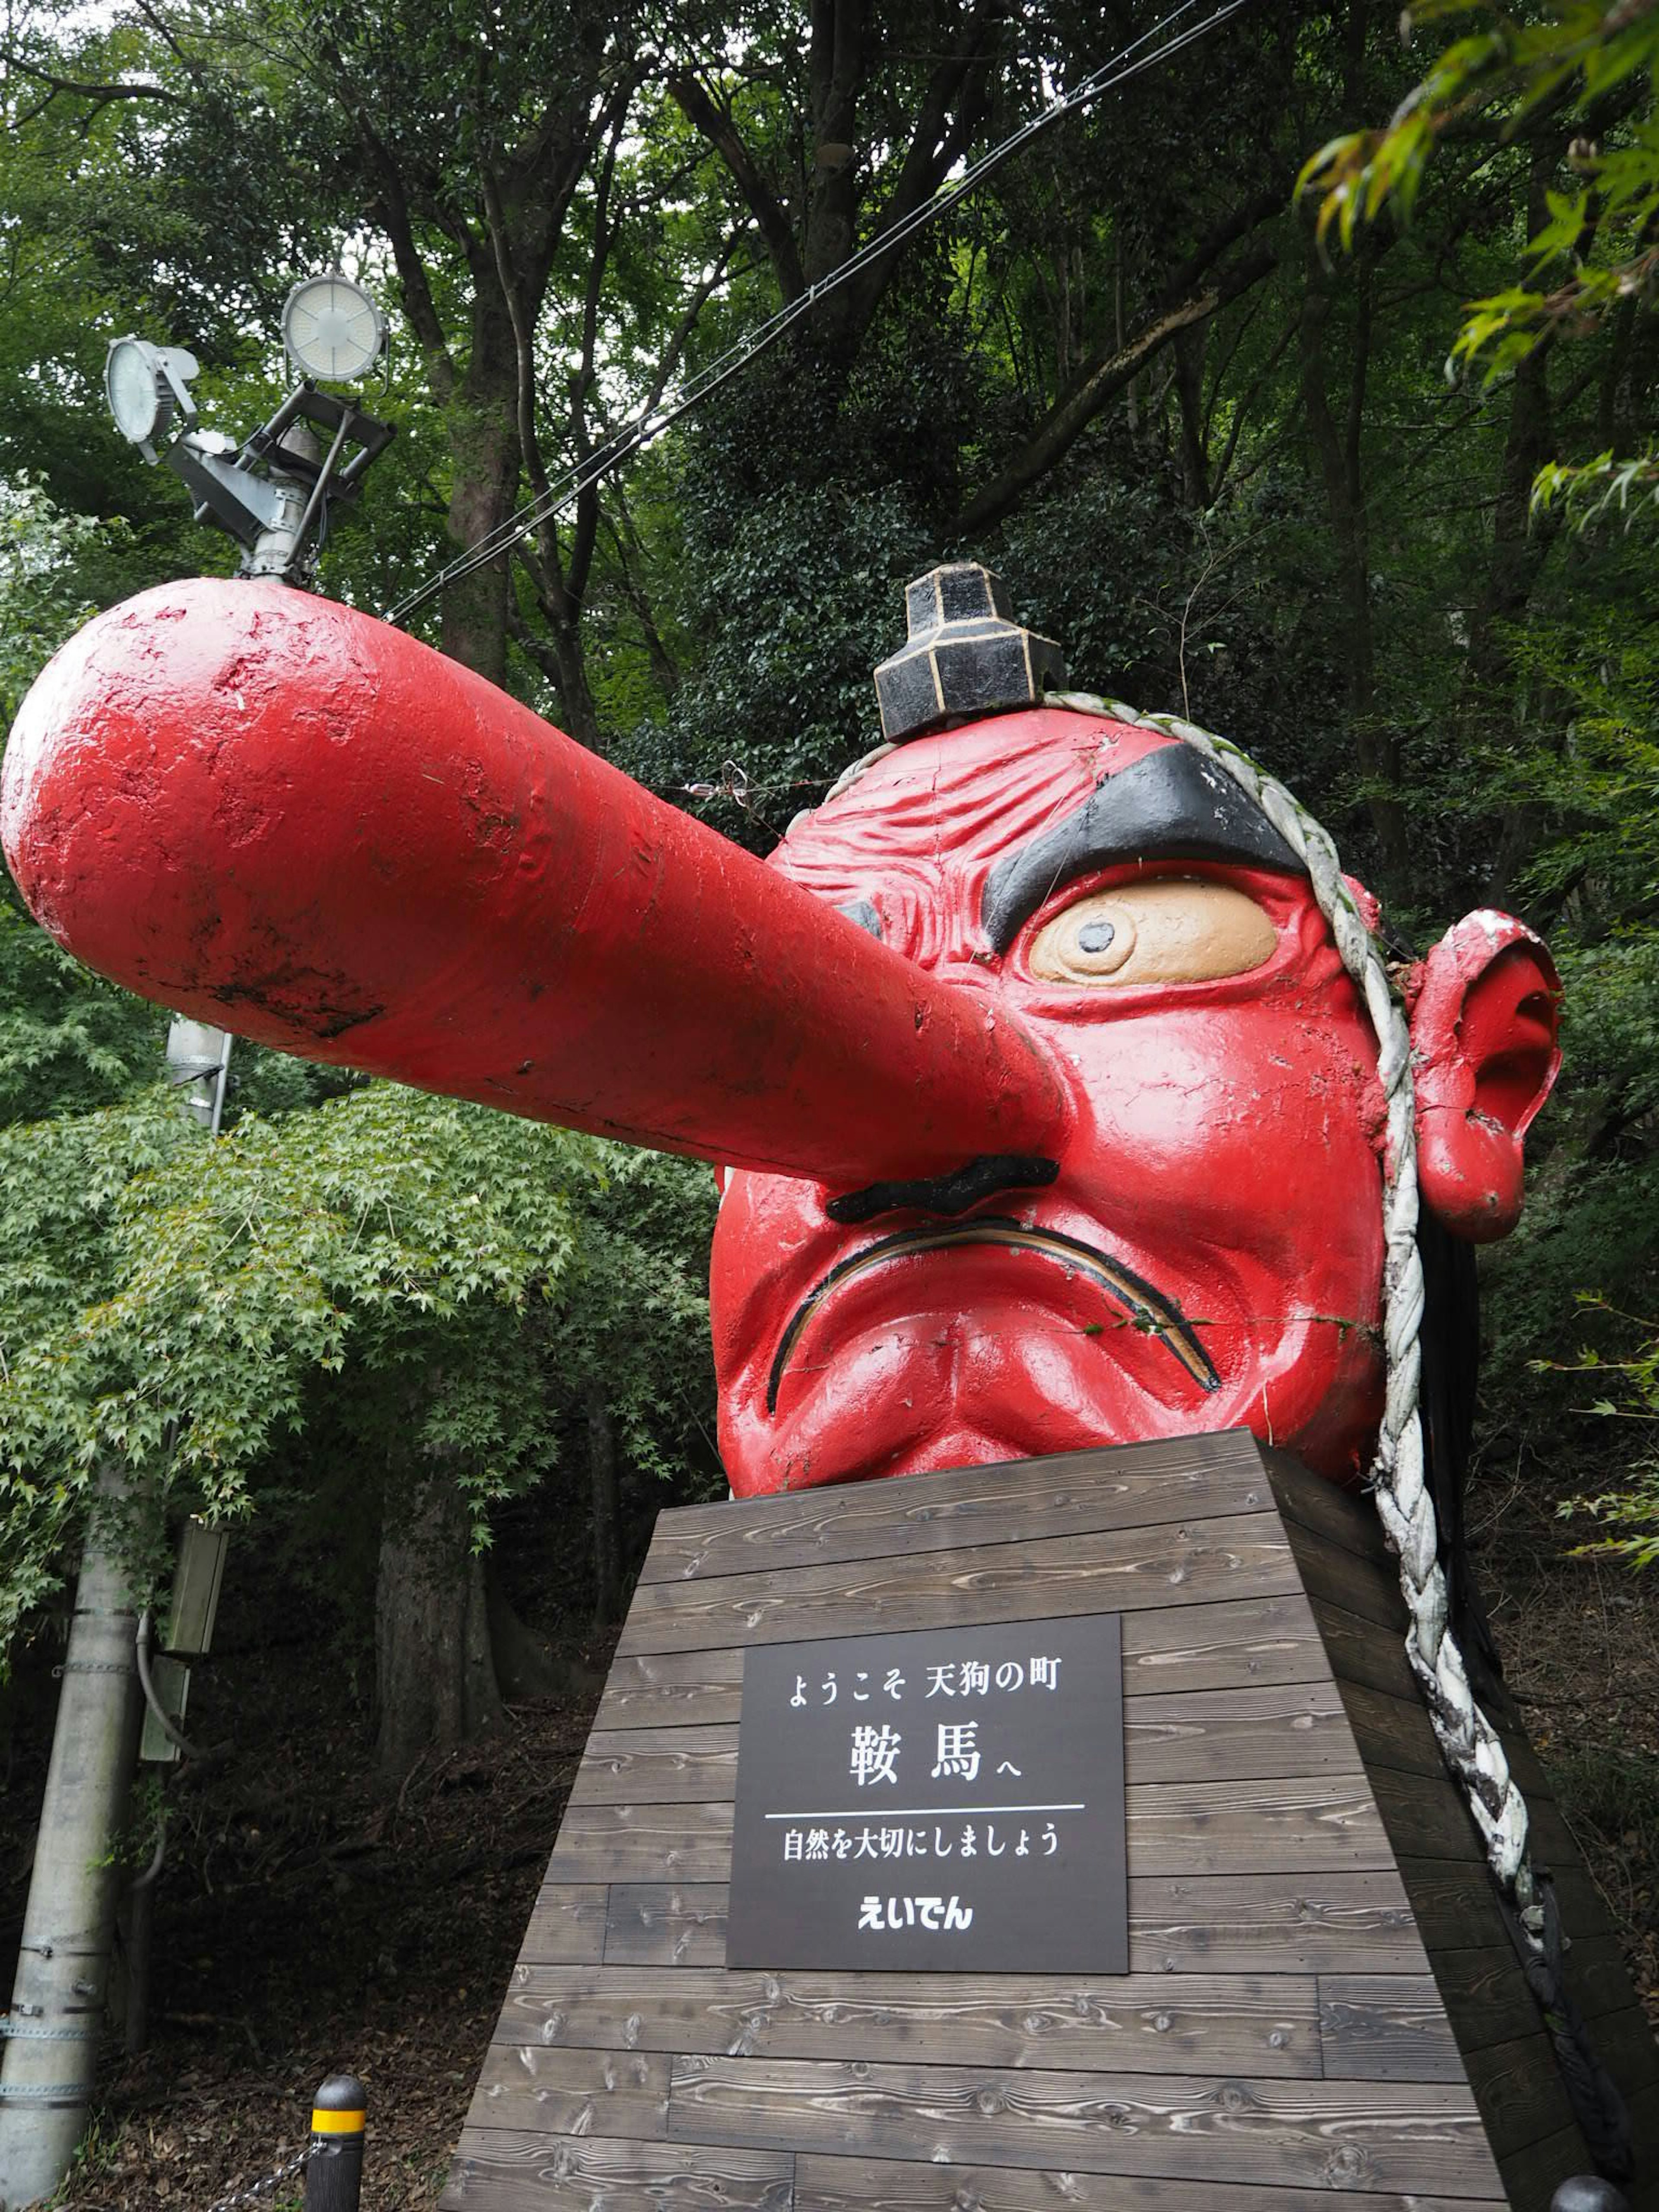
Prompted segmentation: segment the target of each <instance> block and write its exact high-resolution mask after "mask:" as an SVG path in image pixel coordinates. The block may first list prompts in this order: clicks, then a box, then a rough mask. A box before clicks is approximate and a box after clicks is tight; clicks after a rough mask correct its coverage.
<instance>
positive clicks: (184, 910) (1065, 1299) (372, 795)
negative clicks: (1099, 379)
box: [3, 564, 1558, 1494]
mask: <svg viewBox="0 0 1659 2212" xmlns="http://www.w3.org/2000/svg"><path fill="white" fill-rule="evenodd" d="M909 602H910V617H911V632H912V636H911V641H910V644H909V646H908V647H907V648H906V650H905V651H904V652H902V653H900V654H899V655H897V656H896V658H895V659H894V660H892V661H890V662H889V663H887V664H885V665H884V668H883V670H882V671H880V672H879V677H878V684H879V688H880V690H881V694H882V704H883V714H884V727H885V730H886V733H887V735H888V737H889V738H890V739H897V740H902V742H898V743H896V744H890V746H889V747H888V748H887V749H886V750H885V751H884V754H883V755H880V756H877V757H872V760H871V761H870V762H868V763H865V764H863V765H862V766H861V768H860V769H859V770H857V771H855V772H854V773H853V774H852V775H850V776H849V777H848V778H844V779H843V781H842V786H841V787H837V790H836V792H835V793H832V794H831V796H830V797H829V799H828V800H826V802H825V803H824V804H823V805H822V806H820V807H819V808H818V809H817V811H815V812H812V813H811V814H808V815H805V816H804V817H800V818H799V820H798V821H797V822H796V823H794V825H793V827H792V829H791V830H790V832H789V834H788V836H787V837H786V838H785V839H784V841H783V843H782V844H781V846H780V848H778V850H777V852H776V853H775V854H774V855H773V859H772V863H771V869H770V871H769V870H768V869H767V868H765V867H763V866H761V865H760V864H759V863H758V862H756V861H754V860H751V859H750V857H749V856H748V855H746V854H744V853H742V852H740V851H739V850H738V849H737V848H735V847H733V846H732V845H730V844H729V843H727V842H726V841H724V840H722V839H720V838H719V837H717V836H714V834H713V833H712V832H710V831H708V829H704V828H702V826H701V825H700V824H698V823H695V822H693V821H692V820H690V818H689V817H686V816H685V815H684V814H683V813H681V812H679V811H677V810H675V809H672V808H671V807H668V806H665V805H662V804H660V803H659V801H657V800H655V799H653V798H652V797H651V796H650V795H649V794H648V793H645V792H644V791H642V790H641V789H640V788H639V787H637V786H636V785H635V784H633V783H631V782H630V781H629V780H628V779H627V778H625V777H623V776H622V775H619V774H617V772H616V771H615V770H614V769H610V768H608V767H607V766H606V765H605V763H603V762H601V761H599V760H598V759H597V758H595V757H593V756H592V754H590V753H587V752H586V751H584V750H582V749H581V748H580V747H579V746H576V745H574V744H572V743H570V741H569V740H568V739H566V738H562V737H561V736H560V735H559V734H558V733H557V732H555V731H553V730H551V729H550V728H549V727H548V726H546V725H545V724H544V723H543V722H541V721H539V720H538V719H537V718H536V717H535V716H534V715H533V714H530V713H529V712H528V711H527V710H526V708H522V707H520V706H519V705H518V704H516V703H515V702H513V701H512V700H510V699H508V698H507V697H506V696H503V695H502V694H501V693H500V692H498V691H496V690H494V689H493V688H492V687H491V686H489V684H486V683H484V682H483V680H482V679H480V678H477V677H474V676H472V675H471V674H469V673H468V672H467V671H465V670H464V669H461V668H459V667H458V666H456V665H454V664H453V663H452V662H449V661H447V660H444V659H441V657H440V656H439V655H437V654H436V653H432V652H430V651H428V649H427V648H426V647H422V646H420V645H418V644H416V643H414V642H412V641H410V640H409V639H408V638H406V637H404V636H403V635H400V634H399V633H398V632H397V631H395V630H392V629H387V628H386V626H384V625H383V624H380V623H376V622H374V621H372V620H370V619H369V618H368V617H364V616H361V615H358V614H355V613H353V612H351V611H349V610H347V609H345V608H343V607H340V606H338V605H334V604H332V603H331V602H329V601H327V600H325V599H315V598H311V597H308V596H307V595H306V594H304V593H302V592H296V591H293V590H290V589H288V588H287V587H285V586H280V585H276V584H269V583H246V582H238V583H216V582H197V583H193V584H185V585H179V586H167V587H164V588H162V589H161V590H158V591H155V592H149V593H146V594H145V595H143V597H142V598H140V599H135V600H133V601H131V602H130V603H129V604H128V605H125V606H124V607H120V608H118V609H116V610H115V611H112V613H110V614H107V615H106V616H103V617H100V619H99V620H97V621H96V622H94V623H91V624H90V625H88V628H87V629H85V630H83V631H82V633H81V635H79V636H78V637H77V638H76V639H75V640H74V641H72V642H71V643H70V645H69V646H68V647H66V648H65V649H64V652H63V653H60V654H59V656H58V659H56V660H55V661H54V662H53V663H52V666H51V667H50V668H49V669H48V670H47V671H46V673H45V674H44V675H43V676H42V677H41V678H40V682H39V683H38V684H37V685H36V686H35V688H34V690H33V692H32V693H31V694H30V696H29V698H28V700H27V702H26V704H25V706H24V708H23V711H22V713H21V715H20V717H19V719H18V722H17V726H16V728H15V732H14V734H13V738H12V741H11V744H10V747H9V750H8V753H7V756H6V763H5V784H4V798H3V829H4V840H5V847H6V851H7V854H8V857H9V860H10V862H11V866H12V868H13V871H14V873H15V876H16V878H17V881H18V883H19V884H20V885H21V889H22V891H23V894H24V896H25V897H26V898H27V900H28V901H29V903H30V905H31V907H32V908H33V910H34V912H35V913H36V914H37V915H39V917H40V920H41V921H43V922H44V923H45V925H46V927H47V928H48V929H50V930H51V931H52V933H54V934H55V935H56V936H57V937H58V939H60V940H61V941H62V942H63V943H64V944H65V945H68V946H69V947H70V949H71V950H72V951H75V952H76V953H78V954H79V955H80V956H81V957H82V958H83V959H85V960H86V961H88V963H90V964H91V965H93V966H94V967H95V968H98V969H102V970H103V971H104V972H105V973H106V974H108V975H113V976H115V977H116V978H117V979H118V981H122V982H124V983H126V984H128V985H130V986H131V987H133V988H135V989H137V990H139V991H142V992H143V993H145V994H147V995H149V996H150V997H152V998H155V999H159V1000H163V1001H164V1002H166V1003H167V1004H168V1005H171V1006H174V1007H176V1008H178V1009H179V1010H180V1011H181V1012H186V1013H190V1014H193V1015H195V1016H197V1017H199V1018H204V1019H207V1020H211V1021H216V1022H221V1023H223V1024H226V1025H227V1026H228V1027H230V1028H231V1029H234V1030H236V1031H238V1032H239V1033H240V1034H241V1035H244V1036H251V1037H254V1038H258V1039H260V1040H262V1041H264V1042H267V1043H270V1044H275V1045H279V1046H282V1047H283V1048H287V1049H289V1050H290V1051H295V1052H299V1053H301V1054H307V1055H308V1056H310V1057H313V1058H316V1059H321V1060H334V1061H338V1062H343V1063H345V1064H348V1065H350V1066H357V1067H362V1068H367V1069H369V1070H372V1071H374V1072H375V1073H380V1074H384V1075H390V1076H396V1077H398V1078H401V1079H404V1081H407V1082H410V1083H414V1084H417V1085H424V1086H426V1087H428V1088H429V1089H434V1090H441V1091H450V1092H453V1093H457V1094H459V1095H461V1096H465V1097H472V1098H477V1099H481V1100H483V1101H485V1102H487V1103H492V1104H496V1105H500V1106H502V1107H504V1108H506V1109H508V1110H510V1111H513V1112H518V1113H523V1114H528V1115H534V1116H538V1117H540V1118H544V1119H547V1120H553V1121H564V1122H568V1123H569V1124H571V1125H573V1126H574V1127H581V1128H586V1129H593V1130H599V1131H601V1132H603V1133H607V1134H611V1135H617V1136H622V1137H627V1138H630V1139H635V1140H637V1141H640V1142H643V1143H647V1144H654V1145H659V1146H664V1147H666V1148H668V1149H671V1150H675V1151H681V1152H691V1153H695V1154H700V1155H701V1156H702V1157H703V1158H708V1159H709V1160H711V1161H713V1162H714V1163H715V1164H716V1165H717V1166H718V1168H719V1169H720V1175H721V1181H722V1185H723V1200H722V1205H721V1211H720V1225H719V1228H718V1230H717V1232H716V1235H715V1240H714V1268H713V1296H714V1337H715V1353H716V1360H717V1364H718V1370H719V1377H720V1434H721V1443H722V1449H723V1450H724V1453H725V1456H726V1467H727V1469H728V1471H729V1474H730V1477H731V1481H732V1487H733V1489H734V1490H736V1491H738V1492H740V1493H744V1494H750V1493H753V1492H763V1491H769V1490H777V1489H781V1488H786V1487H790V1486H799V1485H805V1484H812V1483H821V1482H836V1481H845V1480H855V1479H860V1478H863V1477H867V1476H873V1475H886V1474H908V1473H911V1472H914V1471H916V1470H919V1469H924V1468H939V1467H945V1466H959V1465H963V1464H965V1463H971V1462H982V1461H988V1460H997V1459H1008V1458H1019V1457H1023V1456H1027V1455H1033V1454H1036V1453H1040V1452H1047V1451H1055V1450H1063V1449H1067V1448H1070V1447H1073V1446H1079V1445H1084V1444H1089V1443H1099V1442H1120V1441H1125V1440H1128V1439H1131V1438H1137V1437H1156V1436H1167V1435H1173V1434H1179V1433H1182V1432H1186V1431H1200V1430H1215V1429H1221V1428H1225V1427H1229V1426H1232V1425H1240V1424H1248V1425H1249V1427H1250V1428H1251V1429H1253V1430H1254V1431H1255V1432H1256V1433H1257V1435H1259V1436H1261V1437H1263V1438H1264V1439H1270V1440H1273V1441H1276V1442H1278V1443H1281V1444H1284V1445H1286V1446H1288V1447H1289V1448H1290V1449H1292V1450H1293V1451H1296V1452H1297V1453H1299V1454H1300V1455H1302V1456H1303V1457H1304V1459H1305V1460H1307V1461H1308V1462H1310V1464H1312V1465H1314V1466H1315V1467H1316V1468H1321V1469H1322V1470H1323V1471H1325V1472H1326V1473H1327V1474H1330V1475H1331V1476H1333V1477H1334V1478H1335V1479H1337V1480H1354V1479H1356V1478H1357V1477H1358V1474H1360V1472H1361V1471H1362V1469H1363V1468H1364V1463H1365V1461H1366V1457H1367V1454H1368V1450H1369V1449H1370V1445H1371V1443H1372V1440H1373V1437H1374V1435H1375V1432H1376V1425H1377V1421H1378V1417H1379V1412H1380V1408H1381V1403H1382V1384H1383V1358H1382V1352H1381V1348H1380V1334H1379V1332H1380V1323H1381V1320H1382V1316H1383V1284H1384V1265H1385V1249H1384V1225H1383V1208H1382V1206H1381V1204H1380V1195H1379V1194H1380V1191H1381V1188H1382V1176H1383V1168H1384V1166H1385V1164H1386V1158H1387V1155H1388V1152H1389V1146H1390V1144H1391V1143H1393V1142H1394V1139H1391V1138H1390V1136H1389V1131H1388V1117H1387V1112H1386V1109H1385V1099H1384V1095H1383V1086H1382V1085H1381V1084H1380V1083H1379V1079H1378V1044H1377V1037H1376V1031H1375V1030H1374V1027H1373V1023H1372V1018H1371V1015H1370V1014H1369V1013H1368V1012H1367V1007H1366V1005H1365V1004H1364V1002H1363V1001H1362V998H1361V996H1360V994H1359V991H1358V988H1357V987H1356V984H1355V981H1354V980H1353V977H1352V975H1351V973H1350V969H1349V966H1345V963H1344V958H1343V957H1342V956H1341V955H1340V952H1339V950H1338V947H1337V945H1336V943H1335V942H1334V938H1333V933H1332V928H1331V926H1330V922H1329V921H1328V916H1327V914H1326V913H1325V912H1324V911H1322V907H1321V904H1320V902H1319V899H1318V898H1317V897H1316V885H1315V883H1314V881H1313V878H1312V877H1311V875H1310V866H1309V863H1308V860H1307V858H1306V856H1305V854H1299V853H1298V851H1297V849H1295V840H1294V838H1291V839H1287V836H1285V834H1282V831H1281V829H1280V828H1279V827H1276V826H1275V825H1274V823H1273V821H1272V820H1270V819H1269V817H1268V814H1267V812H1266V811H1263V807H1262V805H1259V804H1258V803H1257V801H1256V799H1255V798H1254V797H1252V796H1251V795H1250V792H1249V790H1248V789H1247V788H1246V787H1243V785H1241V783H1240V781H1237V779H1236V777H1235V776H1234V775H1231V774H1230V773H1227V772H1225V768H1224V766H1221V765H1218V763H1217V759H1216V758H1215V757H1213V756H1206V752H1205V751H1204V750H1200V749H1199V746H1198V745H1197V744H1194V742H1191V741H1190V740H1191V739H1192V738H1195V737H1198V736H1200V735H1201V733H1196V732H1185V733H1184V734H1172V733H1171V727H1173V728H1175V729H1177V730H1182V729H1184V726H1164V727H1158V726H1148V725H1146V724H1145V723H1140V722H1137V721H1133V720H1127V719H1125V716H1126V715H1127V710H1124V709H1118V708H1106V707H1105V706H1104V704H1103V702H1098V701H1082V700H1080V699H1079V698H1077V697H1076V696H1071V695H1066V696H1065V697H1064V700H1063V703H1056V702H1054V700H1053V699H1052V698H1050V699H1048V702H1046V703H1045V702H1044V692H1043V684H1044V680H1045V679H1048V681H1050V682H1054V681H1060V680H1063V678H1061V676H1060V668H1059V655H1058V652H1057V649H1056V648H1055V647H1053V646H1051V645H1049V644H1048V643H1047V641H1043V640H1042V639H1034V638H1032V637H1030V636H1029V635H1028V634H1027V633H1025V632H1024V631H1023V630H1020V629H1017V628H1015V626H1014V625H1013V624H1012V623H1010V622H1009V621H1008V620H1007V619H1006V605H1005V602H1004V601H1003V599H1002V598H1001V595H1000V587H999V586H997V584H996V581H995V580H994V578H991V577H989V576H988V575H987V573H986V572H985V571H984V570H983V569H981V568H975V567H972V566H970V565H968V564H960V565H958V566H957V567H954V568H944V569H939V570H936V571H934V572H933V574H931V575H930V576H927V577H925V578H923V579H921V580H920V581H919V582H918V583H917V584H915V585H914V586H911V589H910V593H909ZM1284 796H1285V795H1284V794H1282V793H1280V794H1279V798H1280V799H1284ZM1342 896H1343V898H1344V899H1345V900H1346V902H1347V904H1348V907H1349V908H1350V909H1351V910H1352V912H1354V913H1356V914H1359V913H1365V914H1368V915H1369V916H1370V920H1371V921H1375V911H1374V908H1371V907H1370V904H1369V902H1368V900H1367V898H1366V895H1365V894H1364V893H1363V892H1360V891H1359V890H1358V887H1357V886H1351V887H1350V888H1349V889H1348V890H1345V891H1343V893H1342ZM1327 903H1329V900H1328V898H1327ZM1353 926H1354V927H1358V922H1355V923H1354V925H1353ZM1350 964H1352V963H1350ZM1379 972H1380V971H1379ZM1395 973H1396V975H1397V976H1398V977H1399V979H1400V981H1401V987H1402V989H1403V993H1404V998H1405V1003H1406V1006H1407V1008H1408V1010H1409V1012H1410V1016H1411V1024H1412V1026H1411V1045H1412V1055H1411V1056H1412V1059H1413V1061H1414V1066H1415V1075H1416V1116H1417V1128H1418V1152H1419V1182H1420V1190H1421V1197H1422V1200H1423V1204H1424V1208H1425V1215H1426V1216H1427V1217H1429V1218H1430V1219H1431V1222H1437V1223H1438V1224H1440V1225H1443V1227H1444V1228H1445V1229H1447V1230H1449V1231H1451V1232H1452V1233H1453V1235H1454V1236H1455V1237H1461V1238H1465V1239H1480V1238H1484V1237H1495V1236H1500V1235H1502V1234H1503V1233H1504V1231H1506V1230H1508V1229H1509V1228H1510V1227H1511V1226H1512V1225H1513V1224H1514V1221H1515V1219H1516V1213H1517V1212H1518V1210H1519V1206H1520V1202H1521V1146H1522V1135H1523V1133H1524V1132H1525V1130H1526V1127H1527V1126H1528V1122H1529V1121H1530V1120H1531V1119H1532V1116H1533V1115H1534V1113H1535V1112H1536V1110H1537V1109H1538V1107H1539V1105H1540V1103H1541V1101H1542V1099H1543V1097H1544V1096H1545V1094H1546V1092H1547V1090H1548V1087H1549V1085H1550V1082H1551V1080H1552V1079H1553V1074H1554V1071H1555V1066H1556V1060H1557V1055H1556V1049H1555V1003H1556V998H1557V991H1558V987H1557V983H1556V979H1555V975H1554V971H1553V968H1552V966H1551V963H1550V960H1549V957H1548V955H1547V952H1546V951H1545V950H1544V948H1543V946H1542V945H1541V944H1540V943H1539V942H1538V940H1537V939H1535V938H1534V937H1533V936H1532V935H1531V934H1530V933H1528V931H1526V930H1525V929H1524V928H1522V926H1521V925H1520V924H1519V923H1518V922H1515V921H1509V920H1507V919H1505V918H1504V917H1500V916H1498V915H1474V916H1471V917H1470V918H1469V919H1468V921H1464V922H1462V923H1460V924H1459V925H1458V927H1456V928H1455V929H1454V930H1452V931H1451V932H1450V933H1449V935H1448V936H1447V937H1446V938H1445V939H1443V942H1442V943H1441V944H1440V945H1437V947H1436V948H1435V950H1434V951H1432V952H1431V954H1430V956H1429V957H1428V958H1427V960H1426V961H1425V962H1424V963H1421V964H1420V965H1419V966H1415V967H1411V968H1409V969H1407V968H1406V967H1405V966H1403V965H1401V967H1399V968H1397V969H1396V970H1395ZM1402 1056H1403V1055H1402ZM1395 1148H1396V1150H1397V1149H1398V1146H1396V1147H1395ZM1425 1233H1427V1234H1428V1235H1430V1236H1434V1235H1435V1234H1437V1231H1434V1230H1433V1229H1432V1228H1430V1229H1429V1230H1428V1231H1426V1232H1425ZM1442 1272H1443V1271H1442ZM1431 1273H1432V1271H1431ZM1450 1325H1451V1324H1450V1322H1449V1320H1448V1319H1447V1318H1446V1316H1444V1315H1442V1316H1438V1317H1437V1316H1431V1327H1430V1330H1429V1342H1428V1346H1427V1350H1428V1353H1429V1355H1430V1357H1431V1358H1432V1357H1434V1356H1435V1353H1436V1349H1437V1347H1436V1343H1435V1330H1436V1327H1438V1328H1439V1330H1440V1333H1441V1334H1442V1335H1443V1334H1444V1333H1445V1330H1446V1328H1448V1327H1449V1326H1450ZM1431 1413H1432V1408H1431ZM1453 1418H1455V1417H1453ZM1431 1428H1432V1419H1431Z"/></svg>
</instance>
